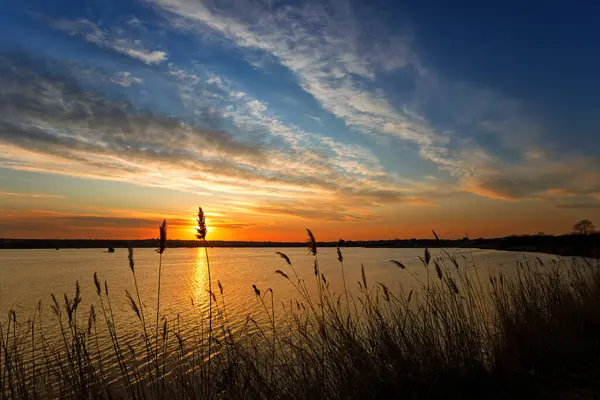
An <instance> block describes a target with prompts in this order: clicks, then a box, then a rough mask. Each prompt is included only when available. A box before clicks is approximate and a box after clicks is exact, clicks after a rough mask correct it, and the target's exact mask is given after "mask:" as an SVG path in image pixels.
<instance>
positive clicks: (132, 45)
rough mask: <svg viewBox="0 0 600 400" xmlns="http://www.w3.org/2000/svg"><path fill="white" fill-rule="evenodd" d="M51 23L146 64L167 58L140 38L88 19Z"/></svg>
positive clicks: (66, 31) (56, 27)
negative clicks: (102, 26)
mask: <svg viewBox="0 0 600 400" xmlns="http://www.w3.org/2000/svg"><path fill="white" fill-rule="evenodd" d="M50 25H51V26H52V27H54V28H55V29H58V30H60V31H63V32H65V33H67V34H69V35H72V36H79V37H82V38H83V39H85V40H86V41H87V42H89V43H93V44H95V45H97V46H100V47H104V48H107V49H111V50H113V51H116V52H118V53H121V54H125V55H127V56H129V57H131V58H135V59H138V60H140V61H143V62H144V63H146V64H150V65H152V64H159V63H161V62H163V61H166V60H167V53H166V52H164V51H160V50H150V49H147V48H145V47H144V45H143V43H142V42H141V41H140V40H138V39H130V38H128V37H124V36H123V34H122V33H120V32H119V31H110V30H104V29H102V28H100V27H99V26H98V25H96V24H95V23H93V22H91V21H90V20H87V19H83V18H81V19H76V20H67V19H61V20H57V21H50Z"/></svg>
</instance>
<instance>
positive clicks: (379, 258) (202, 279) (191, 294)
mask: <svg viewBox="0 0 600 400" xmlns="http://www.w3.org/2000/svg"><path fill="white" fill-rule="evenodd" d="M342 250H343V254H344V268H345V272H346V279H347V284H348V289H349V290H351V291H353V290H358V284H357V282H358V281H359V280H360V266H361V264H363V265H364V267H365V271H366V274H367V279H368V281H369V283H375V282H383V283H385V284H386V285H388V286H390V288H392V287H394V286H395V285H396V284H397V283H398V282H401V283H402V284H403V285H404V286H405V287H408V288H410V287H411V286H413V285H415V282H414V280H413V279H412V278H411V277H410V275H409V274H407V273H406V272H404V271H402V270H400V269H398V268H397V267H395V266H394V265H393V264H391V263H390V262H389V260H390V259H395V260H398V261H401V262H402V263H404V264H405V265H406V266H407V268H409V269H411V270H412V272H413V273H415V274H416V275H417V276H421V277H425V276H426V275H425V270H424V268H423V266H422V264H421V262H420V261H419V256H422V255H423V249H364V248H346V249H342ZM208 251H209V259H210V265H211V271H212V279H213V285H214V290H215V292H218V290H217V287H216V284H217V281H218V280H219V281H221V283H222V285H223V287H224V296H225V302H226V306H227V310H228V312H229V313H230V314H232V315H243V316H244V317H245V315H247V314H248V313H249V312H252V311H253V310H254V309H255V306H256V299H255V296H254V292H253V289H252V284H256V285H257V287H259V288H260V289H262V290H266V289H267V288H272V289H273V290H274V292H275V299H276V301H278V302H281V301H289V300H290V299H293V298H295V295H294V290H293V288H292V286H291V285H290V284H289V283H288V282H287V281H286V280H285V279H283V278H282V277H281V276H279V275H276V274H274V271H275V270H276V269H281V270H283V271H284V272H286V273H288V274H289V275H290V276H292V271H291V269H290V268H289V266H288V265H287V264H286V263H285V262H284V261H283V260H282V259H281V258H279V257H277V256H276V255H275V254H274V253H275V251H281V252H284V253H285V254H287V255H288V256H289V257H290V259H291V260H292V262H293V264H294V266H295V268H296V271H297V272H298V274H299V275H300V277H301V278H304V279H306V280H307V282H309V287H310V286H311V285H310V283H312V280H313V279H314V275H313V257H312V256H309V255H308V254H307V251H306V250H305V249H303V248H286V249H273V248H250V249H244V248H211V249H209V250H208ZM447 251H448V252H449V253H450V254H452V255H455V256H457V259H458V260H459V261H460V263H461V264H465V263H466V262H467V261H468V263H469V264H472V263H473V262H474V264H475V265H477V267H478V268H479V270H480V271H484V272H485V273H489V272H492V273H493V272H498V271H500V270H502V271H504V273H505V274H510V273H511V271H512V270H514V267H515V266H516V263H517V261H519V260H523V259H524V258H529V259H532V260H533V259H535V257H539V258H540V259H542V260H543V261H544V262H546V261H548V262H549V261H551V260H557V259H558V257H557V256H551V255H547V254H538V253H517V252H503V251H494V250H476V249H474V250H472V251H471V250H468V249H447ZM441 254H442V253H441V250H439V249H433V250H432V257H434V258H435V257H437V256H440V255H441ZM461 255H464V256H465V258H466V260H465V259H463V257H461ZM318 257H319V265H320V267H321V272H322V273H323V274H324V275H325V277H326V278H327V280H328V281H329V282H330V285H331V290H332V291H335V292H339V291H341V289H342V287H343V286H342V283H341V270H340V265H339V263H338V262H337V256H336V251H335V249H334V248H322V249H319V253H318ZM158 262H159V257H158V254H156V253H155V251H154V250H153V249H136V250H135V268H136V273H137V277H138V284H139V286H140V292H141V296H142V300H143V302H144V304H145V306H146V307H147V308H148V309H151V310H152V309H154V308H155V306H156V305H155V304H154V303H155V298H156V288H157V273H158ZM94 272H97V273H98V275H99V277H100V280H101V281H102V282H103V281H104V280H106V281H107V282H108V286H109V291H110V295H111V299H112V301H113V307H115V308H116V309H118V314H125V315H124V316H123V315H119V316H120V317H123V321H124V322H126V321H127V320H128V319H129V318H130V317H131V316H132V312H131V310H130V309H129V306H128V304H127V302H126V301H125V289H129V290H130V291H132V292H133V288H134V286H133V277H132V274H131V271H130V270H129V266H128V261H127V250H126V249H117V250H116V252H115V253H112V254H111V253H106V252H104V251H103V250H100V249H81V250H80V249H77V250H59V251H56V250H2V251H0V315H4V316H5V315H6V314H7V312H8V311H9V310H10V309H15V310H16V311H17V313H18V314H19V315H22V316H26V315H28V314H30V313H31V312H32V311H33V310H34V309H35V307H36V305H37V303H38V301H39V300H42V302H43V304H45V305H48V304H49V303H50V301H51V299H50V293H54V294H56V295H57V297H60V298H62V295H63V294H64V293H68V294H69V295H73V294H74V292H75V281H79V284H80V285H81V292H82V296H83V303H82V304H83V307H84V308H88V307H89V305H90V304H92V303H96V301H97V296H96V292H95V288H94V282H93V274H94ZM161 282H162V283H161V285H162V289H161V290H162V295H161V297H162V300H161V302H162V305H161V309H162V310H164V312H165V313H166V314H167V315H169V314H171V315H175V314H177V313H181V314H183V313H185V312H186V311H189V310H190V309H191V299H194V302H195V304H196V305H197V306H205V305H206V303H207V301H208V294H207V292H206V289H207V287H208V281H207V274H206V264H205V253H204V249H201V248H199V249H188V248H185V249H167V251H166V252H165V253H164V256H163V269H162V280H161ZM219 301H221V299H219ZM115 311H116V310H115Z"/></svg>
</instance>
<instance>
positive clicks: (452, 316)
mask: <svg viewBox="0 0 600 400" xmlns="http://www.w3.org/2000/svg"><path fill="white" fill-rule="evenodd" d="M198 225H199V226H198V239H199V240H204V239H205V237H206V223H205V221H204V214H203V212H202V209H200V210H199V213H198ZM160 234H161V238H163V237H164V238H165V241H164V242H163V241H161V244H160V247H159V249H158V250H159V251H158V252H159V260H158V272H159V276H160V270H161V268H162V255H163V253H164V251H165V248H166V222H165V223H163V225H161V228H160ZM308 236H309V240H308V249H309V253H310V256H312V257H313V261H314V271H304V273H307V272H308V273H311V272H314V274H315V277H316V279H315V283H314V284H316V285H317V288H316V289H317V290H316V293H317V296H316V297H314V296H311V290H310V286H311V285H312V283H309V282H307V281H305V280H304V279H302V278H301V274H298V271H296V269H295V268H294V264H293V261H292V260H291V259H290V258H289V257H288V256H287V255H286V254H284V253H277V254H278V256H280V257H281V259H282V266H281V269H277V270H276V271H275V273H276V274H277V275H278V276H279V277H280V278H281V285H291V287H292V288H294V290H295V291H296V293H297V300H295V301H292V302H290V303H289V304H285V305H282V306H281V307H276V301H275V297H276V293H277V288H275V289H272V288H266V289H264V288H261V287H260V283H259V282H256V283H254V284H253V285H252V287H250V285H249V290H254V294H255V296H256V297H257V300H258V302H259V304H260V306H261V307H262V310H263V311H262V312H264V313H265V318H263V321H266V322H264V323H259V322H257V321H258V320H260V319H259V318H256V317H257V316H256V315H254V316H253V315H248V316H247V317H246V319H245V323H244V324H243V327H242V329H240V330H237V331H235V333H234V331H233V330H232V329H231V324H230V322H229V320H228V316H227V313H226V307H225V296H224V292H226V290H225V289H224V288H223V286H222V285H221V283H220V282H218V288H219V293H220V297H219V298H218V299H217V296H216V295H215V293H214V292H213V291H212V282H211V280H210V278H209V282H208V285H209V287H208V289H207V290H208V292H209V302H210V305H209V315H208V316H207V317H205V316H204V315H200V316H197V315H192V316H190V317H191V319H194V320H195V321H196V324H195V326H194V328H193V329H192V330H191V332H188V333H187V334H184V333H183V331H182V330H181V328H180V323H179V318H180V317H179V316H176V317H170V318H167V316H164V315H161V314H160V292H158V293H157V294H156V301H157V311H156V312H157V315H156V324H155V326H152V324H151V323H150V322H149V321H148V319H146V317H145V311H144V305H143V302H142V300H143V297H142V296H141V294H140V291H139V288H138V284H137V278H136V271H135V262H134V254H133V250H130V251H129V254H128V259H129V268H130V270H131V272H132V274H133V278H134V280H133V282H134V288H133V289H135V292H134V293H135V295H133V294H132V293H130V292H129V291H128V292H127V293H126V296H127V299H128V302H129V304H130V308H131V310H132V312H133V315H134V316H135V318H136V319H137V321H138V323H139V336H138V337H134V338H132V337H130V336H127V335H124V334H122V333H120V332H121V330H117V326H116V323H115V314H114V313H113V308H112V305H111V300H110V298H111V296H112V295H111V294H110V292H109V288H108V284H107V283H106V282H105V284H104V290H102V289H103V288H102V287H101V284H100V279H99V277H98V276H97V275H94V277H93V280H94V284H95V287H96V295H97V296H98V298H99V303H100V308H101V311H102V314H101V316H100V315H97V314H96V312H95V310H94V308H93V307H92V308H91V309H90V310H89V311H87V310H82V309H80V304H81V294H80V291H79V284H76V287H75V294H74V295H73V296H69V295H65V296H64V303H63V304H60V302H59V301H58V299H57V298H56V297H55V296H52V299H53V300H52V305H51V310H52V314H53V320H52V321H45V322H44V323H42V321H41V318H42V315H43V313H42V312H41V305H40V306H39V307H38V308H37V309H36V310H35V311H34V313H33V315H31V316H29V318H27V319H26V320H21V319H20V316H18V315H17V313H16V312H15V311H11V312H10V313H9V315H8V318H7V319H5V320H3V321H2V322H1V323H0V398H1V399H5V398H6V399H42V398H65V399H84V398H85V399H113V398H128V399H163V398H177V399H180V398H181V399H186V398H189V399H192V398H226V399H236V398H261V399H262V398H291V399H294V398H297V399H304V398H327V399H338V398H340V399H341V398H361V399H362V398H387V397H390V396H404V397H409V398H411V397H412V398H423V397H444V398H450V397H461V398H463V397H483V396H486V397H494V396H496V397H509V396H510V397H521V396H523V395H527V394H529V395H533V396H536V395H538V396H550V395H556V394H565V395H567V396H568V395H572V394H574V393H575V391H576V390H580V389H585V390H587V392H588V394H589V392H590V391H591V390H593V389H594V386H593V385H594V382H596V381H597V379H596V378H598V377H599V376H600V367H598V366H599V365H600V364H598V361H600V352H599V351H600V341H599V340H598V338H599V337H600V268H599V265H597V264H594V265H592V264H591V263H588V262H578V261H576V260H574V261H573V262H572V263H570V264H568V263H564V262H556V263H553V264H551V265H544V264H543V263H542V262H541V260H536V261H535V262H526V261H524V262H522V263H520V264H519V265H518V266H517V273H516V274H515V275H514V276H513V277H511V278H507V277H505V276H504V275H497V276H492V277H490V279H489V280H485V279H484V280H481V277H480V275H479V273H478V272H477V266H476V265H473V264H472V263H469V262H467V261H466V260H467V259H466V258H465V259H463V260H462V261H459V260H457V259H456V258H455V257H453V256H452V255H450V254H448V253H446V252H444V251H441V252H440V253H439V254H437V255H432V253H431V252H430V251H429V250H425V251H424V254H423V257H422V264H423V266H422V267H421V268H425V269H427V272H426V275H427V280H426V282H420V281H419V280H418V274H417V273H416V271H414V270H412V269H410V268H407V267H406V266H405V265H404V264H402V263H401V262H399V261H395V260H390V261H391V264H390V265H395V266H396V267H398V270H397V273H398V281H399V282H402V281H403V280H406V279H416V280H417V281H418V282H419V285H420V287H419V288H418V289H416V290H414V291H413V290H411V291H409V292H408V293H407V292H405V291H404V290H403V289H402V286H401V285H399V287H398V288H396V287H395V285H393V286H392V284H391V283H390V282H386V283H383V282H378V283H370V282H369V281H368V278H367V274H366V272H365V269H364V268H362V270H361V273H362V274H361V281H360V282H359V283H358V291H357V292H351V291H349V290H347V288H346V282H345V276H344V266H343V254H342V252H343V248H338V252H337V261H338V262H339V263H340V264H341V274H340V277H339V278H337V277H336V278H334V277H329V278H328V277H326V276H325V275H323V274H321V272H320V269H319V260H318V259H317V253H318V246H317V245H318V244H317V241H316V240H315V238H314V235H313V234H312V232H311V231H308ZM206 258H207V259H206V261H207V268H210V267H209V264H208V252H206ZM330 261H332V262H335V260H330ZM288 269H289V270H291V273H289V272H290V271H288ZM430 270H431V273H430ZM209 271H210V270H209ZM209 273H210V272H209ZM328 279H330V280H331V279H341V280H342V281H343V283H344V285H343V287H344V292H343V293H334V292H332V291H330V286H329V281H328ZM158 283H159V287H160V277H159V281H158ZM159 290H160V289H159ZM353 293H354V294H353ZM50 324H52V325H54V327H55V328H52V329H55V330H57V331H58V335H55V334H53V333H52V332H51V330H50V328H49V325H50ZM153 328H154V329H153ZM153 331H154V337H152V332H153ZM104 343H107V344H108V346H106V345H104ZM152 344H154V349H152ZM111 360H112V361H111Z"/></svg>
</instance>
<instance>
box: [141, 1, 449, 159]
mask: <svg viewBox="0 0 600 400" xmlns="http://www.w3.org/2000/svg"><path fill="white" fill-rule="evenodd" d="M150 3H153V4H154V5H155V6H157V7H159V9H162V10H163V11H166V15H167V18H169V19H170V20H171V22H172V24H173V26H174V27H175V28H177V29H187V30H191V31H195V32H198V33H199V34H201V35H205V34H209V33H210V32H211V31H212V32H217V33H218V34H220V35H222V36H224V37H225V38H226V39H227V40H229V41H230V42H233V43H234V44H235V45H236V46H238V47H240V48H243V49H249V50H256V51H262V52H265V53H268V54H270V55H271V56H272V57H273V58H274V59H276V60H278V61H279V62H280V63H281V65H283V66H285V67H287V68H288V69H290V70H291V71H292V72H293V73H294V74H295V75H296V76H297V78H298V80H299V83H300V85H301V87H302V88H303V89H304V90H305V91H306V92H308V93H310V94H311V95H312V96H313V97H314V98H315V99H316V100H317V101H318V102H319V103H320V104H321V105H322V107H323V108H324V109H326V110H327V111H329V112H331V113H332V114H333V115H335V116H337V117H339V118H341V119H342V120H343V121H344V122H345V123H346V124H347V125H348V126H350V127H353V128H356V129H359V130H361V131H363V132H365V133H369V134H386V135H391V136H394V137H397V138H399V139H402V140H406V141H409V142H412V143H415V144H417V145H419V146H420V147H421V155H422V156H423V157H424V158H426V159H429V160H431V161H434V162H436V163H438V162H440V161H444V163H446V164H447V163H448V162H445V158H446V155H447V149H446V148H445V147H444V146H445V145H446V144H447V143H448V140H449V139H448V138H447V137H444V136H442V135H439V134H437V133H435V132H434V131H433V130H432V129H431V128H430V127H429V126H428V124H427V123H426V122H425V121H424V120H423V119H422V118H420V117H419V116H418V115H414V114H413V113H410V112H406V110H401V109H397V108H394V107H392V106H391V105H390V104H389V102H388V101H387V100H386V98H385V97H384V96H383V95H382V94H378V93H374V92H371V91H369V90H368V89H367V87H368V86H369V82H371V81H373V80H374V79H375V77H376V74H377V72H378V71H391V70H396V69H399V68H405V67H407V66H408V65H411V66H412V67H413V68H415V69H419V68H420V62H419V61H418V59H416V56H415V54H414V53H413V52H412V51H411V49H410V41H409V39H408V38H407V37H404V36H392V37H390V38H389V39H381V37H384V38H385V37H386V35H382V36H380V40H379V41H378V44H377V45H376V46H372V43H365V42H364V41H363V40H362V38H363V37H366V36H368V35H367V32H368V30H367V29H366V28H363V27H361V25H360V24H359V21H358V19H357V18H355V16H354V15H353V13H352V10H351V9H350V8H349V7H345V6H339V7H338V6H336V4H337V3H332V4H329V6H330V7H325V6H320V5H315V4H310V3H307V4H306V5H304V6H301V7H292V6H289V7H280V8H277V9H274V10H273V11H270V10H268V9H266V8H264V7H261V4H259V3H258V2H252V1H247V2H240V3H239V4H238V7H234V8H230V9H225V8H220V7H218V6H216V4H215V3H213V2H205V3H200V2H191V1H187V0H150ZM332 9H333V10H334V11H333V12H332V11H330V10H332ZM258 10H260V11H258ZM388 34H389V33H388ZM388 36H389V35H388Z"/></svg>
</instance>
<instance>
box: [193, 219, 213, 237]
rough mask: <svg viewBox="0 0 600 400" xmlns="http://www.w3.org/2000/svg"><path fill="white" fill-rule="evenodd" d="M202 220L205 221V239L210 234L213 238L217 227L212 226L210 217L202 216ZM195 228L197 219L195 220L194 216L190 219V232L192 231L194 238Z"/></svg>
mask: <svg viewBox="0 0 600 400" xmlns="http://www.w3.org/2000/svg"><path fill="white" fill-rule="evenodd" d="M204 220H205V221H206V229H207V235H206V236H207V237H206V239H207V240H208V239H209V238H208V237H209V236H211V238H212V239H214V238H215V235H216V233H217V231H218V230H219V228H216V227H214V226H212V224H211V220H210V218H208V217H204ZM197 228H198V220H196V219H195V218H194V219H192V224H191V226H190V232H191V233H192V235H193V238H194V239H195V238H196V234H197Z"/></svg>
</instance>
